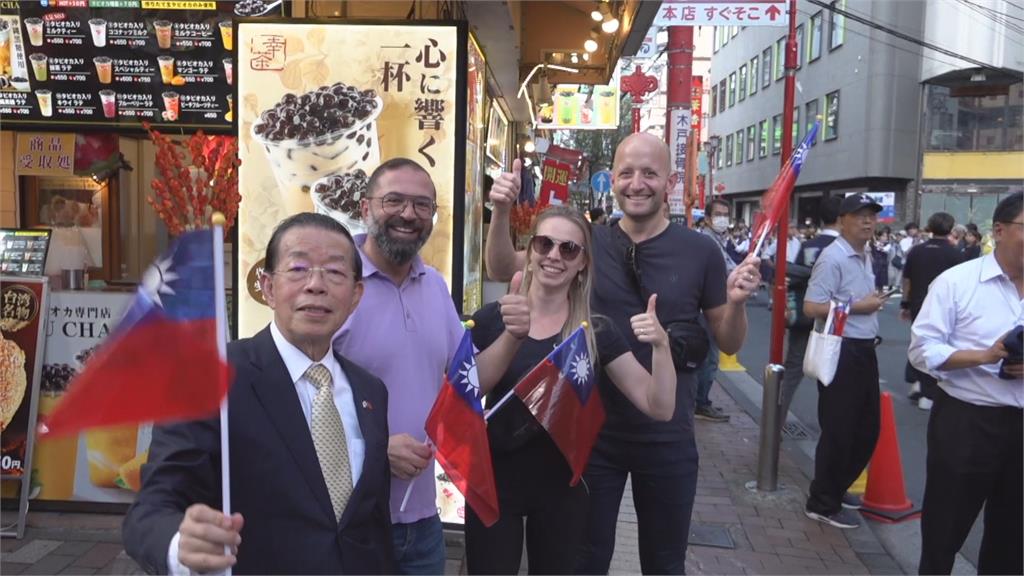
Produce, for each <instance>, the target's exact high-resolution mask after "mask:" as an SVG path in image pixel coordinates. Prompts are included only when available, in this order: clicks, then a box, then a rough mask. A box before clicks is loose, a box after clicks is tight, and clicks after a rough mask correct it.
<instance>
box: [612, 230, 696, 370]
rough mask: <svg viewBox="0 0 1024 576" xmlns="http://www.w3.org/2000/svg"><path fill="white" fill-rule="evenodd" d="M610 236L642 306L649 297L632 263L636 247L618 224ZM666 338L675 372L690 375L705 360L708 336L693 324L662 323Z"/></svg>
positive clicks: (636, 266) (681, 321)
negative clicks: (623, 261)
mask: <svg viewBox="0 0 1024 576" xmlns="http://www.w3.org/2000/svg"><path fill="white" fill-rule="evenodd" d="M612 235H613V236H614V237H615V241H616V243H617V244H618V245H619V246H621V247H622V248H623V251H624V252H623V256H624V258H625V262H626V272H627V273H628V274H629V275H630V279H631V280H632V282H633V287H634V288H635V289H636V290H637V292H638V293H639V294H640V296H641V297H642V299H643V301H644V302H646V301H647V300H649V299H650V297H651V295H650V293H649V292H648V291H647V290H646V289H645V288H644V286H643V282H642V279H641V275H640V266H639V265H638V263H637V259H636V244H635V243H634V242H633V241H632V240H631V239H630V238H629V236H627V235H626V233H625V232H623V231H622V229H621V228H619V225H618V223H615V224H614V225H613V226H612ZM661 324H662V326H663V327H664V328H665V332H666V333H667V334H668V342H669V347H670V348H671V350H672V363H673V364H674V365H675V367H676V371H677V372H694V371H696V370H697V368H699V367H700V365H701V364H702V363H703V362H704V360H705V359H706V358H707V356H708V350H709V349H710V346H711V342H710V341H709V340H708V332H707V330H706V329H705V328H704V326H702V325H701V324H700V322H698V321H697V320H674V321H670V322H662V323H661Z"/></svg>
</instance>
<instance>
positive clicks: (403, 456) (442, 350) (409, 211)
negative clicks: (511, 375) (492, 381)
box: [334, 158, 529, 574]
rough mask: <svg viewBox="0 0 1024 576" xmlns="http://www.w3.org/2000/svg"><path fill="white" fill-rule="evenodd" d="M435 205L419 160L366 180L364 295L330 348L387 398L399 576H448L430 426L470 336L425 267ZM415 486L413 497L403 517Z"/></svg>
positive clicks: (519, 327)
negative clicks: (452, 365)
mask: <svg viewBox="0 0 1024 576" xmlns="http://www.w3.org/2000/svg"><path fill="white" fill-rule="evenodd" d="M499 185H500V186H505V187H509V186H515V187H518V180H517V179H515V178H514V177H513V176H512V175H503V176H501V177H499V179H498V180H497V181H496V182H495V186H499ZM435 198H436V191H435V189H434V184H433V182H432V181H431V179H430V175H429V173H427V171H426V170H425V169H424V168H423V167H422V166H420V165H419V164H417V163H416V162H415V161H413V160H410V159H407V158H393V159H391V160H388V161H387V162H384V163H383V164H381V165H380V166H379V167H378V168H377V169H376V170H375V171H374V172H373V174H372V175H371V176H370V180H369V183H368V185H367V197H366V198H365V199H364V200H363V201H362V202H363V220H364V221H366V222H367V225H368V234H364V235H358V236H356V246H357V247H358V248H359V252H360V255H361V256H362V260H363V276H364V285H365V291H364V293H363V298H362V300H361V302H360V304H359V307H358V308H357V309H356V311H355V312H354V313H353V314H352V315H351V316H349V318H348V321H347V322H346V323H345V325H344V326H342V328H341V330H340V331H339V332H338V334H337V336H336V337H335V340H334V348H335V350H337V351H339V352H340V353H341V354H344V355H345V356H346V357H347V358H350V359H352V360H353V361H354V362H356V363H358V364H359V365H360V366H362V367H363V368H366V369H367V370H368V371H370V372H371V373H372V374H374V375H375V376H377V377H378V378H380V379H381V380H383V381H384V384H385V385H386V386H387V389H388V403H389V407H388V426H389V428H390V433H391V437H390V438H389V441H388V459H389V461H390V465H391V475H392V478H391V522H392V527H393V528H392V533H393V536H394V543H395V560H396V563H397V565H398V569H399V571H400V572H401V573H403V574H442V573H444V565H445V551H444V534H443V532H442V526H441V520H440V518H439V517H438V515H437V504H436V496H435V493H434V478H433V470H434V459H433V451H432V449H431V447H430V446H429V445H428V444H426V442H425V440H426V433H425V432H424V424H425V422H426V420H427V414H428V413H429V412H430V408H431V406H433V404H434V399H435V398H436V397H437V393H438V391H439V390H440V386H441V381H442V376H443V375H444V373H445V372H446V371H447V368H448V363H449V361H450V360H451V358H452V356H453V355H454V354H455V350H456V348H457V347H458V345H459V341H460V340H461V338H462V334H463V330H464V329H463V326H462V323H461V321H460V320H459V315H458V312H457V311H456V310H455V305H454V304H453V302H452V298H451V295H450V294H449V292H448V286H447V285H446V284H445V282H444V279H443V278H442V277H441V275H440V274H439V273H438V272H437V270H435V269H433V268H431V267H430V266H427V265H425V264H424V263H423V261H422V260H421V259H420V257H419V251H420V249H421V248H422V247H423V245H424V244H425V243H426V242H427V239H428V238H429V237H430V233H431V232H432V231H433V217H434V214H435V212H436V211H437V203H436V202H435ZM512 308H513V309H510V310H508V311H507V312H508V316H507V317H506V319H505V325H506V328H507V330H508V331H509V332H510V333H511V334H512V335H513V336H515V337H516V338H518V339H521V338H524V337H525V336H526V335H527V333H528V332H529V310H528V309H527V308H526V307H525V305H524V306H522V309H516V308H515V307H512ZM505 311H506V310H504V309H503V312H505ZM524 315H525V320H524ZM510 322H511V324H510ZM524 322H525V324H524ZM486 360H487V359H485V358H478V369H480V370H484V369H486V366H485V363H486ZM410 482H412V483H413V488H412V494H411V496H410V498H409V501H408V503H407V504H406V506H405V510H404V511H403V510H401V509H400V507H401V504H402V499H403V497H404V496H405V492H406V490H407V489H408V487H409V483H410Z"/></svg>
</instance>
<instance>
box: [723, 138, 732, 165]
mask: <svg viewBox="0 0 1024 576" xmlns="http://www.w3.org/2000/svg"><path fill="white" fill-rule="evenodd" d="M725 165H726V166H732V134H729V135H727V136H726V137H725Z"/></svg>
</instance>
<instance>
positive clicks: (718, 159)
mask: <svg viewBox="0 0 1024 576" xmlns="http://www.w3.org/2000/svg"><path fill="white" fill-rule="evenodd" d="M724 156H725V154H722V151H721V150H719V151H717V152H715V168H716V169H718V170H721V169H722V158H723V157H724Z"/></svg>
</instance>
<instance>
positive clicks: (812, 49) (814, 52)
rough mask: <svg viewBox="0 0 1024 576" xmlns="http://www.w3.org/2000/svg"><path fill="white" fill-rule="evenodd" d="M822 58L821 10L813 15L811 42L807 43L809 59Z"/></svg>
mask: <svg viewBox="0 0 1024 576" xmlns="http://www.w3.org/2000/svg"><path fill="white" fill-rule="evenodd" d="M818 58H821V10H819V11H818V13H817V14H815V15H814V16H811V42H810V43H809V44H808V45H807V61H808V62H814V61H815V60H817V59H818Z"/></svg>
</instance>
